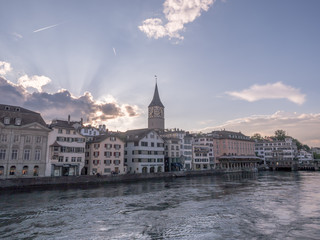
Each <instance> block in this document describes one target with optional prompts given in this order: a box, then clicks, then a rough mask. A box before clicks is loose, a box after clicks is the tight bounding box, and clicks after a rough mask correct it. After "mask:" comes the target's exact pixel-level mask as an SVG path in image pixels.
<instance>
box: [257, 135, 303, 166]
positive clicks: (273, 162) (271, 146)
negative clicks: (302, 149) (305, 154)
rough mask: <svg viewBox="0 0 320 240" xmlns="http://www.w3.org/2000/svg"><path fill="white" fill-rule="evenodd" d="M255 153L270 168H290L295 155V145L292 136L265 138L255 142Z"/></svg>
mask: <svg viewBox="0 0 320 240" xmlns="http://www.w3.org/2000/svg"><path fill="white" fill-rule="evenodd" d="M255 152H256V155H257V156H258V157H259V158H261V159H262V160H263V161H264V164H267V165H268V166H269V167H272V168H275V169H276V168H290V167H292V166H293V164H294V161H295V158H296V156H297V153H298V151H297V145H296V142H295V141H294V140H293V139H292V138H285V140H283V141H281V140H275V139H265V140H262V141H257V142H256V143H255Z"/></svg>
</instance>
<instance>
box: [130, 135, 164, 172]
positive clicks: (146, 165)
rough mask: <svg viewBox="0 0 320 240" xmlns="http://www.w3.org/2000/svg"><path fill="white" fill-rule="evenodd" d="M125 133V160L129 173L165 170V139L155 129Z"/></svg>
mask: <svg viewBox="0 0 320 240" xmlns="http://www.w3.org/2000/svg"><path fill="white" fill-rule="evenodd" d="M124 135H125V139H126V144H125V152H124V155H125V156H124V157H125V159H124V162H125V164H126V165H127V171H128V173H153V172H163V171H164V140H163V139H162V138H161V137H160V136H159V134H158V133H157V132H156V131H155V130H153V129H137V130H129V131H127V132H125V134H124Z"/></svg>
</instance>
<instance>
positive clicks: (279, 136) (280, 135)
mask: <svg viewBox="0 0 320 240" xmlns="http://www.w3.org/2000/svg"><path fill="white" fill-rule="evenodd" d="M274 136H275V138H276V139H277V140H280V141H283V140H284V139H285V138H286V137H287V134H286V131H284V130H280V129H278V130H276V131H275V132H274Z"/></svg>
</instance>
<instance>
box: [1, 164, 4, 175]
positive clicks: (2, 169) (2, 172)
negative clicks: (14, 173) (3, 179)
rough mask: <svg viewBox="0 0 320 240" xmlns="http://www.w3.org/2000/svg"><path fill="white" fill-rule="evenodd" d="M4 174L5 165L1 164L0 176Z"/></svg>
mask: <svg viewBox="0 0 320 240" xmlns="http://www.w3.org/2000/svg"><path fill="white" fill-rule="evenodd" d="M3 174H4V167H3V166H0V176H1V175H3Z"/></svg>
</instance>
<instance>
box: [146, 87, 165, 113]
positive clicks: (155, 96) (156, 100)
mask: <svg viewBox="0 0 320 240" xmlns="http://www.w3.org/2000/svg"><path fill="white" fill-rule="evenodd" d="M153 106H159V107H163V108H164V106H163V104H162V102H161V100H160V97H159V92H158V85H157V83H156V87H155V89H154V94H153V99H152V101H151V103H150V104H149V107H153Z"/></svg>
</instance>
